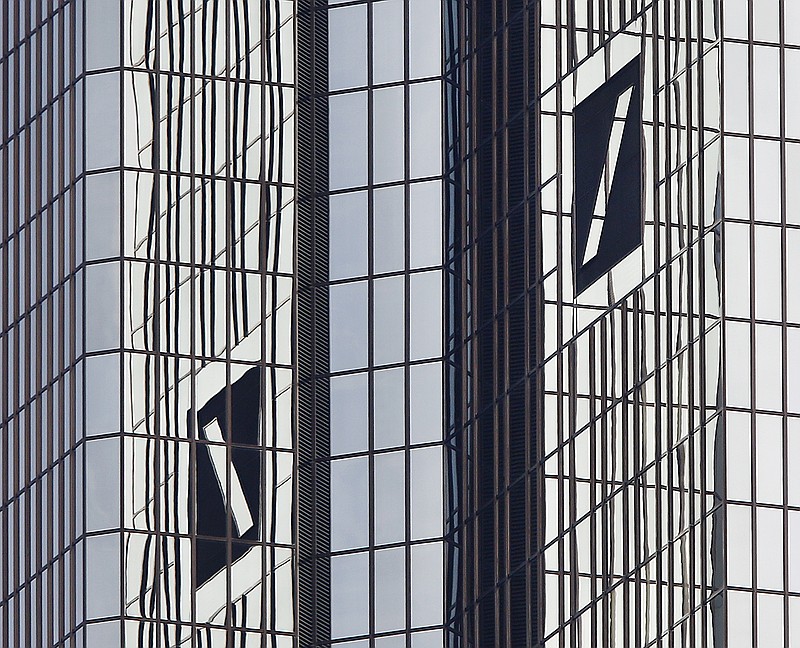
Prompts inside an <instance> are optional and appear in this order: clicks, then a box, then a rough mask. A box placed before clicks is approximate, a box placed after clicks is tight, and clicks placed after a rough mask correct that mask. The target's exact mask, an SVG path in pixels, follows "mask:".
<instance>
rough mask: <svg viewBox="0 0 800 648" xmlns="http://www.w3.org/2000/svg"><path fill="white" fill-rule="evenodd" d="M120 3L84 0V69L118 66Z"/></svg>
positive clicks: (106, 0) (107, 0)
mask: <svg viewBox="0 0 800 648" xmlns="http://www.w3.org/2000/svg"><path fill="white" fill-rule="evenodd" d="M119 7H120V3H119V2H117V1H116V0H112V1H109V0H86V6H85V9H84V11H85V12H86V37H85V38H86V70H87V71H88V70H97V69H99V68H105V67H115V66H119V62H120V51H119V45H120V42H121V40H122V39H120V37H119V28H120V15H119Z"/></svg>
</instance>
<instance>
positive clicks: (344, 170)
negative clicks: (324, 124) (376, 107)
mask: <svg viewBox="0 0 800 648" xmlns="http://www.w3.org/2000/svg"><path fill="white" fill-rule="evenodd" d="M329 111H330V112H329V131H328V132H329V134H330V141H329V146H330V151H329V163H330V188H331V189H343V188H345V187H359V186H363V185H365V184H366V183H367V94H366V93H365V92H354V93H350V94H344V95H335V96H333V97H331V98H330V99H329Z"/></svg>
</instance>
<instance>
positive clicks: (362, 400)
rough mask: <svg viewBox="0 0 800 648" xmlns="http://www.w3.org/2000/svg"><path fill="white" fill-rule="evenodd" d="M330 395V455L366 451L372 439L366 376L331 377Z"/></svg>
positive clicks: (362, 374)
mask: <svg viewBox="0 0 800 648" xmlns="http://www.w3.org/2000/svg"><path fill="white" fill-rule="evenodd" d="M330 396H331V453H332V454H346V453H349V452H361V451H365V450H366V449H367V447H368V442H367V439H368V436H369V435H368V430H369V409H368V408H369V406H368V400H369V392H368V384H367V374H365V373H361V374H352V375H348V376H335V377H333V378H331V387H330Z"/></svg>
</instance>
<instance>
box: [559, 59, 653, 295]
mask: <svg viewBox="0 0 800 648" xmlns="http://www.w3.org/2000/svg"><path fill="white" fill-rule="evenodd" d="M640 66H641V63H640V57H639V56H637V57H636V58H634V59H633V60H632V61H631V62H630V63H628V64H627V65H625V67H623V68H622V69H621V70H620V71H619V72H617V73H616V74H615V75H614V76H612V77H611V78H610V79H609V80H608V81H606V82H605V83H604V84H603V85H601V86H600V87H599V88H598V89H597V90H595V91H594V92H593V93H592V94H591V95H589V96H588V97H587V98H586V99H584V100H583V101H582V102H581V103H580V104H578V105H577V106H576V107H575V111H574V113H573V120H574V126H573V131H574V133H575V143H574V151H575V217H574V220H573V270H574V276H575V294H576V295H578V294H580V293H582V292H583V291H584V290H586V289H587V288H588V287H589V286H591V285H592V284H593V283H594V282H595V281H597V280H598V279H600V278H601V277H602V276H603V275H605V274H606V273H607V272H608V271H609V270H611V269H612V268H613V267H614V266H615V265H617V264H618V263H619V262H620V261H622V260H623V259H624V258H625V257H627V256H628V255H629V254H630V253H631V252H633V251H634V250H635V249H636V248H638V247H639V246H640V245H641V244H642V107H641V104H642V100H641V70H640Z"/></svg>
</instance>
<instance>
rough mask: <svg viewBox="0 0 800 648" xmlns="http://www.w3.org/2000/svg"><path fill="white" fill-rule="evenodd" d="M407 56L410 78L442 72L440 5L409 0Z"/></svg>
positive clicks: (421, 0) (428, 0) (420, 0)
mask: <svg viewBox="0 0 800 648" xmlns="http://www.w3.org/2000/svg"><path fill="white" fill-rule="evenodd" d="M408 14H409V33H408V40H409V48H408V50H409V56H410V57H411V60H410V63H409V64H410V67H411V78H412V79H417V78H419V77H426V76H439V75H440V74H441V73H442V5H441V3H440V2H431V1H430V0H409V3H408Z"/></svg>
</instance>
